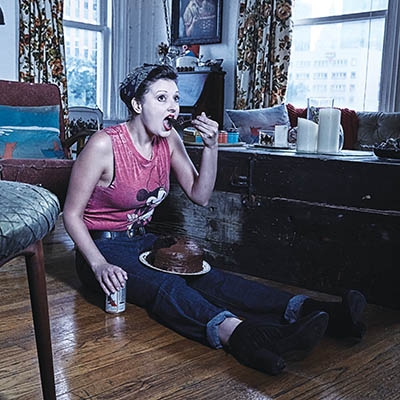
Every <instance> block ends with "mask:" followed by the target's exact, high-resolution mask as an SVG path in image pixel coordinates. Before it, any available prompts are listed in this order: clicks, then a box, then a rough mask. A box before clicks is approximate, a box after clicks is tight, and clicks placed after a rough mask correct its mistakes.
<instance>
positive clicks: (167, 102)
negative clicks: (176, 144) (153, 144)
mask: <svg viewBox="0 0 400 400" xmlns="http://www.w3.org/2000/svg"><path fill="white" fill-rule="evenodd" d="M178 115H179V91H178V87H177V85H176V83H175V82H174V81H172V80H170V79H160V80H158V81H156V82H154V83H152V84H151V85H150V86H149V91H148V92H147V93H146V94H145V95H144V96H143V102H142V113H141V119H142V122H143V124H144V126H145V128H146V129H147V131H149V132H151V133H152V134H154V135H158V136H162V137H166V136H169V134H170V133H171V129H172V125H171V123H170V121H169V120H168V119H169V118H175V119H177V118H178Z"/></svg>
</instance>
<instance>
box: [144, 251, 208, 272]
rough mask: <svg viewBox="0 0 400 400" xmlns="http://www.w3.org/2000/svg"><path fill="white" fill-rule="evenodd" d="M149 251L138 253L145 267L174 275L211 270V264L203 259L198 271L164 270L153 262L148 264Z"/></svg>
mask: <svg viewBox="0 0 400 400" xmlns="http://www.w3.org/2000/svg"><path fill="white" fill-rule="evenodd" d="M150 253H151V252H150V251H145V252H144V253H142V254H140V256H139V260H140V262H141V263H142V264H144V265H145V266H146V267H150V268H153V269H155V270H157V271H161V272H166V273H167V274H174V275H203V274H206V273H207V272H209V271H210V270H211V266H210V264H209V263H208V262H207V261H204V260H203V269H202V270H201V271H198V272H174V271H166V270H165V269H161V268H157V267H155V266H154V265H153V264H150V263H149V262H148V261H147V256H148V255H149V254H150Z"/></svg>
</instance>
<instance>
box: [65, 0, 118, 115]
mask: <svg viewBox="0 0 400 400" xmlns="http://www.w3.org/2000/svg"><path fill="white" fill-rule="evenodd" d="M107 11H108V6H107V0H84V1H81V0H65V2H64V21H63V23H64V34H65V53H66V68H67V82H68V104H69V106H89V107H95V106H98V107H100V109H102V110H104V107H105V106H106V105H105V104H104V99H105V96H104V95H103V93H104V91H105V87H106V85H105V82H106V75H107V74H106V72H107V70H108V68H107V65H106V63H105V60H106V59H107V57H106V53H107V48H108V46H109V36H110V35H109V30H110V29H109V26H108V25H107V21H108V15H107Z"/></svg>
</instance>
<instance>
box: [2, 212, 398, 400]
mask: <svg viewBox="0 0 400 400" xmlns="http://www.w3.org/2000/svg"><path fill="white" fill-rule="evenodd" d="M44 251H45V260H46V272H47V289H48V298H49V313H50V318H51V330H52V344H53V353H54V367H55V379H56V390H57V398H58V399H60V400H78V399H79V400H81V399H96V400H102V399H107V400H110V399H112V400H114V399H116V400H117V399H121V400H125V399H126V400H130V399H140V400H141V399H143V400H147V399H149V400H150V399H151V400H154V399H171V400H187V399H201V400H203V399H204V400H208V399H209V400H214V399H219V400H234V399H239V400H240V399H251V400H268V399H276V400H278V399H279V400H289V399H296V400H317V399H324V400H325V399H332V400H333V399H335V400H338V399H341V400H342V399H351V400H364V399H377V400H378V399H385V400H386V399H389V400H391V399H400V395H399V393H400V369H399V368H398V365H399V362H400V318H399V317H400V311H398V310H391V309H387V308H383V307H380V306H376V305H373V304H368V306H367V309H366V322H367V324H368V331H367V334H366V337H365V339H364V340H363V341H362V342H361V343H359V344H356V345H350V344H349V343H345V342H340V341H336V340H334V339H332V338H328V337H326V338H324V339H323V340H322V342H321V344H320V345H319V346H318V347H317V349H316V350H315V351H314V352H313V353H312V354H311V355H310V356H309V357H308V358H307V359H306V360H304V361H301V362H291V363H288V367H287V368H286V370H285V371H284V372H283V373H282V374H281V375H279V376H277V377H272V376H268V375H266V374H263V373H260V372H257V371H254V370H252V369H249V368H246V367H244V366H242V365H240V364H239V363H237V362H236V360H235V359H234V358H233V357H232V356H230V355H229V354H227V353H226V352H224V351H223V350H213V349H210V348H208V347H205V346H203V345H201V344H199V343H196V342H193V341H191V340H188V339H185V338H183V337H181V336H180V335H178V334H176V333H175V332H172V331H170V330H169V329H167V328H165V327H163V326H161V325H159V324H158V323H157V322H155V321H153V320H152V319H151V318H149V316H148V315H147V314H146V312H145V311H144V310H142V309H140V308H138V307H136V306H135V305H131V304H128V305H127V310H126V312H125V313H123V314H121V315H117V316H115V315H110V314H106V313H105V312H104V311H103V309H102V306H101V304H100V303H99V301H98V299H96V298H93V297H92V298H90V297H87V296H85V295H84V294H83V293H82V292H81V287H80V284H79V281H78V279H77V276H76V274H75V271H74V266H73V264H74V255H73V244H72V242H71V241H70V239H69V238H68V236H67V235H66V233H65V231H64V228H63V225H62V221H61V219H60V220H59V221H58V222H57V225H56V228H55V230H54V231H53V232H51V233H50V234H49V235H48V236H47V237H46V238H45V240H44ZM252 279H254V278H252ZM260 281H262V280H260ZM265 282H266V281H265ZM268 283H269V284H273V285H276V286H280V287H282V288H284V289H286V290H289V291H291V292H293V293H301V292H304V291H303V290H302V289H300V288H295V287H289V286H285V285H281V284H278V283H275V282H268ZM307 293H309V294H311V295H313V296H315V297H317V298H320V299H335V297H334V296H330V295H327V294H323V293H316V292H311V291H307ZM11 399H18V400H25V399H26V400H32V399H34V400H36V399H41V388H40V380H39V369H38V363H37V355H36V345H35V339H34V332H33V325H32V318H31V309H30V301H29V290H28V285H27V281H26V269H25V265H24V260H23V258H18V259H15V260H13V261H11V262H9V263H8V264H6V265H5V266H3V267H2V268H1V271H0V400H11Z"/></svg>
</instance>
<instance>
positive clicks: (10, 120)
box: [0, 105, 64, 158]
mask: <svg viewBox="0 0 400 400" xmlns="http://www.w3.org/2000/svg"><path fill="white" fill-rule="evenodd" d="M59 117H60V107H59V106H56V105H55V106H38V107H21V106H5V105H0V158H64V152H63V150H62V145H61V141H60V137H59V135H60V121H59Z"/></svg>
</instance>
